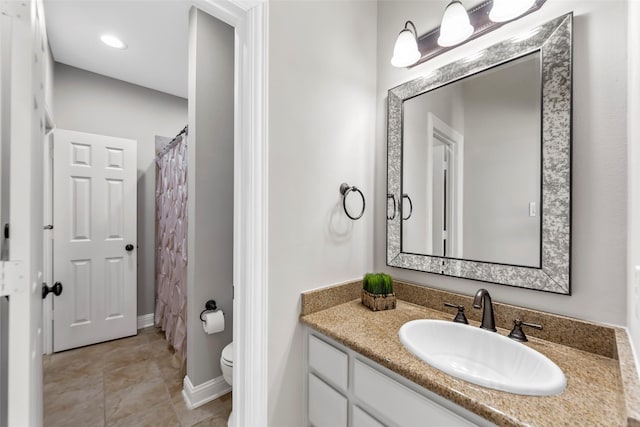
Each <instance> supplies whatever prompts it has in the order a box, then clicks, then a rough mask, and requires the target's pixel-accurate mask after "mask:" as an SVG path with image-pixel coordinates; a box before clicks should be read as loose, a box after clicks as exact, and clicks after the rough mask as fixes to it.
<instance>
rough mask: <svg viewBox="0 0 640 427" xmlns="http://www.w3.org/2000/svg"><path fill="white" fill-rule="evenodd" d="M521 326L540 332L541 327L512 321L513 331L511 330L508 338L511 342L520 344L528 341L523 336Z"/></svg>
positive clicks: (518, 320)
mask: <svg viewBox="0 0 640 427" xmlns="http://www.w3.org/2000/svg"><path fill="white" fill-rule="evenodd" d="M523 326H528V327H530V328H534V329H538V330H542V325H536V324H535V323H526V322H523V321H522V320H520V319H513V329H512V330H511V332H509V335H508V337H509V338H511V339H512V340H516V341H520V342H527V341H529V340H528V339H527V336H526V335H525V334H524V331H523V330H522V327H523Z"/></svg>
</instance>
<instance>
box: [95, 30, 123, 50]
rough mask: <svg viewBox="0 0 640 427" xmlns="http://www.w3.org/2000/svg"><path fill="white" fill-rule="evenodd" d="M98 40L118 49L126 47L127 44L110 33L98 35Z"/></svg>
mask: <svg viewBox="0 0 640 427" xmlns="http://www.w3.org/2000/svg"><path fill="white" fill-rule="evenodd" d="M100 41H102V43H104V44H106V45H107V46H109V47H112V48H114V49H120V50H124V49H126V48H127V44H126V43H125V42H123V41H122V40H120V39H119V38H118V37H116V36H114V35H112V34H103V35H101V36H100Z"/></svg>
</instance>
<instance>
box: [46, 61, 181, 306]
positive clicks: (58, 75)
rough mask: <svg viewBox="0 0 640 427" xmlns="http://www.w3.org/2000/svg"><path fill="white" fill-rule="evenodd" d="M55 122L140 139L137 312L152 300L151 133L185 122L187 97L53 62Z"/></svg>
mask: <svg viewBox="0 0 640 427" xmlns="http://www.w3.org/2000/svg"><path fill="white" fill-rule="evenodd" d="M53 89H54V94H53V101H54V112H55V122H56V126H57V127H59V128H61V129H70V130H76V131H80V132H89V133H96V134H101V135H108V136H116V137H121V138H130V139H135V140H137V141H138V241H137V244H138V246H139V249H138V315H143V314H148V313H153V311H154V303H155V206H156V205H155V203H156V199H155V187H156V177H155V171H156V165H155V136H156V135H163V136H169V137H173V136H174V135H175V134H177V133H178V132H179V131H180V130H181V129H182V128H183V127H184V125H185V124H186V123H187V100H186V99H183V98H178V97H176V96H173V95H167V94H165V93H162V92H157V91H154V90H151V89H147V88H143V87H141V86H136V85H133V84H130V83H125V82H123V81H121V80H116V79H112V78H110V77H104V76H101V75H99V74H94V73H91V72H89V71H84V70H80V69H78V68H74V67H70V66H68V65H64V64H60V63H56V66H55V73H54V88H53Z"/></svg>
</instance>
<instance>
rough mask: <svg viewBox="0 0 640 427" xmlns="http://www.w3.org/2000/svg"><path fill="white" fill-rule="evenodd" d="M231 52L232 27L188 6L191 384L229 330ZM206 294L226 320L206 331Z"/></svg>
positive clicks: (215, 366) (210, 369) (216, 355)
mask: <svg viewBox="0 0 640 427" xmlns="http://www.w3.org/2000/svg"><path fill="white" fill-rule="evenodd" d="M233 58H234V30H233V28H232V27H230V26H229V25H227V24H225V23H223V22H221V21H219V20H217V19H215V18H213V17H211V16H209V15H208V14H206V13H204V12H202V11H200V10H198V9H196V8H191V10H190V11H189V83H188V85H189V88H188V94H189V138H188V144H189V169H188V191H189V197H188V200H189V225H188V228H189V231H188V242H187V244H188V254H189V255H188V256H189V263H188V266H187V375H188V377H189V379H190V380H191V383H192V384H193V385H195V386H197V385H199V384H202V383H204V382H206V381H208V380H211V379H213V378H216V377H219V376H221V375H222V371H221V369H220V354H221V353H222V349H223V348H224V346H225V345H227V344H228V343H230V342H231V340H232V337H233V299H232V298H233V109H234V106H233ZM210 299H213V300H215V301H216V302H217V304H218V308H220V309H221V310H222V311H224V313H225V322H226V325H225V330H224V332H221V333H217V334H212V335H206V334H205V333H204V331H203V330H202V322H201V321H200V318H199V314H200V312H201V311H202V310H204V305H205V303H206V302H207V300H210Z"/></svg>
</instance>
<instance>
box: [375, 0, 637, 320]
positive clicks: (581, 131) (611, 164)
mask: <svg viewBox="0 0 640 427" xmlns="http://www.w3.org/2000/svg"><path fill="white" fill-rule="evenodd" d="M444 3H446V2H440V1H428V2H409V1H406V2H405V1H381V2H379V3H378V68H377V70H378V96H377V124H376V126H377V132H376V134H377V137H376V161H375V163H376V175H375V194H376V202H375V203H376V208H375V267H376V270H385V271H388V272H389V273H390V274H392V275H393V276H394V277H396V278H399V279H404V280H409V281H412V282H417V283H423V284H428V285H430V286H433V287H436V288H440V289H445V290H451V291H454V292H461V293H465V294H472V293H474V292H475V291H476V290H477V289H478V288H480V287H485V288H487V289H488V290H489V291H490V292H491V294H492V296H493V297H494V300H496V301H500V302H506V303H512V304H518V305H523V306H526V307H531V308H534V309H540V310H546V311H551V312H555V313H560V314H564V315H568V316H574V317H577V318H582V319H589V320H594V321H601V322H606V323H613V324H618V325H622V324H625V323H626V322H627V317H626V310H625V307H626V305H627V302H626V288H627V286H626V252H627V250H626V245H627V241H626V239H627V237H626V236H627V225H626V221H627V216H626V214H627V208H626V203H627V201H626V200H627V182H626V180H627V178H626V172H627V163H626V126H627V120H626V108H627V101H626V99H627V43H626V38H625V37H622V38H621V37H616V38H615V43H613V42H612V38H611V37H612V34H625V31H626V28H627V4H626V2H623V1H619V0H615V1H611V0H610V1H588V2H585V1H577V0H576V1H573V0H572V1H569V0H566V1H563V0H548V1H547V2H546V3H545V4H544V6H543V7H542V9H541V10H539V11H538V12H536V13H534V14H533V15H529V16H526V17H524V18H522V19H521V20H519V21H516V22H514V23H510V24H507V25H505V26H504V27H502V28H500V29H498V30H496V31H494V32H493V33H492V34H489V35H487V36H484V37H481V38H479V39H477V40H474V41H472V42H469V43H468V44H466V45H465V46H462V47H459V48H456V49H453V50H452V51H450V52H448V53H446V54H443V55H441V56H439V57H437V58H435V59H433V60H431V61H428V62H426V63H425V64H422V65H420V66H418V67H415V68H414V69H411V70H406V69H396V68H393V67H392V66H391V65H390V64H389V59H390V56H391V52H392V50H393V43H394V41H395V38H396V36H397V34H398V32H399V31H400V29H402V28H403V25H404V22H405V20H407V19H411V20H413V22H414V23H415V24H416V25H417V27H418V31H419V32H420V33H425V32H427V31H429V30H430V29H432V28H435V27H437V26H438V25H439V23H438V21H439V19H440V18H441V16H442V9H443V8H444V6H445V4H444ZM466 6H467V7H470V6H471V4H470V3H469V4H466ZM572 10H573V11H574V13H575V18H574V45H573V46H574V58H573V64H574V71H573V74H574V79H573V83H574V87H573V95H574V99H573V193H572V197H573V234H572V235H573V239H572V244H573V249H572V295H571V296H562V295H555V294H549V293H544V292H537V291H531V290H523V289H517V288H511V287H508V286H500V285H492V284H487V283H479V282H473V281H470V280H463V279H457V278H451V277H444V276H438V275H432V274H427V273H420V272H412V271H408V270H402V269H396V268H390V267H386V251H385V245H386V219H385V215H384V214H385V197H384V196H385V194H386V173H385V170H386V95H387V94H386V91H387V90H388V89H389V88H391V87H394V86H397V85H398V84H400V83H402V82H405V81H407V80H410V79H412V78H415V77H417V76H419V75H422V74H424V73H427V72H428V71H429V70H431V69H433V68H436V67H439V66H442V65H443V64H445V63H447V62H450V61H453V60H456V59H460V58H461V57H463V56H466V55H469V54H471V53H473V52H475V51H477V50H478V49H480V48H482V47H485V46H488V45H490V44H493V43H495V42H496V41H498V40H500V39H504V38H506V37H508V36H509V35H515V34H518V33H519V32H521V31H524V30H525V29H527V28H530V27H532V26H534V25H536V24H541V23H544V22H547V21H549V20H551V19H553V18H555V17H557V16H560V15H562V14H564V13H567V12H570V11H572Z"/></svg>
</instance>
